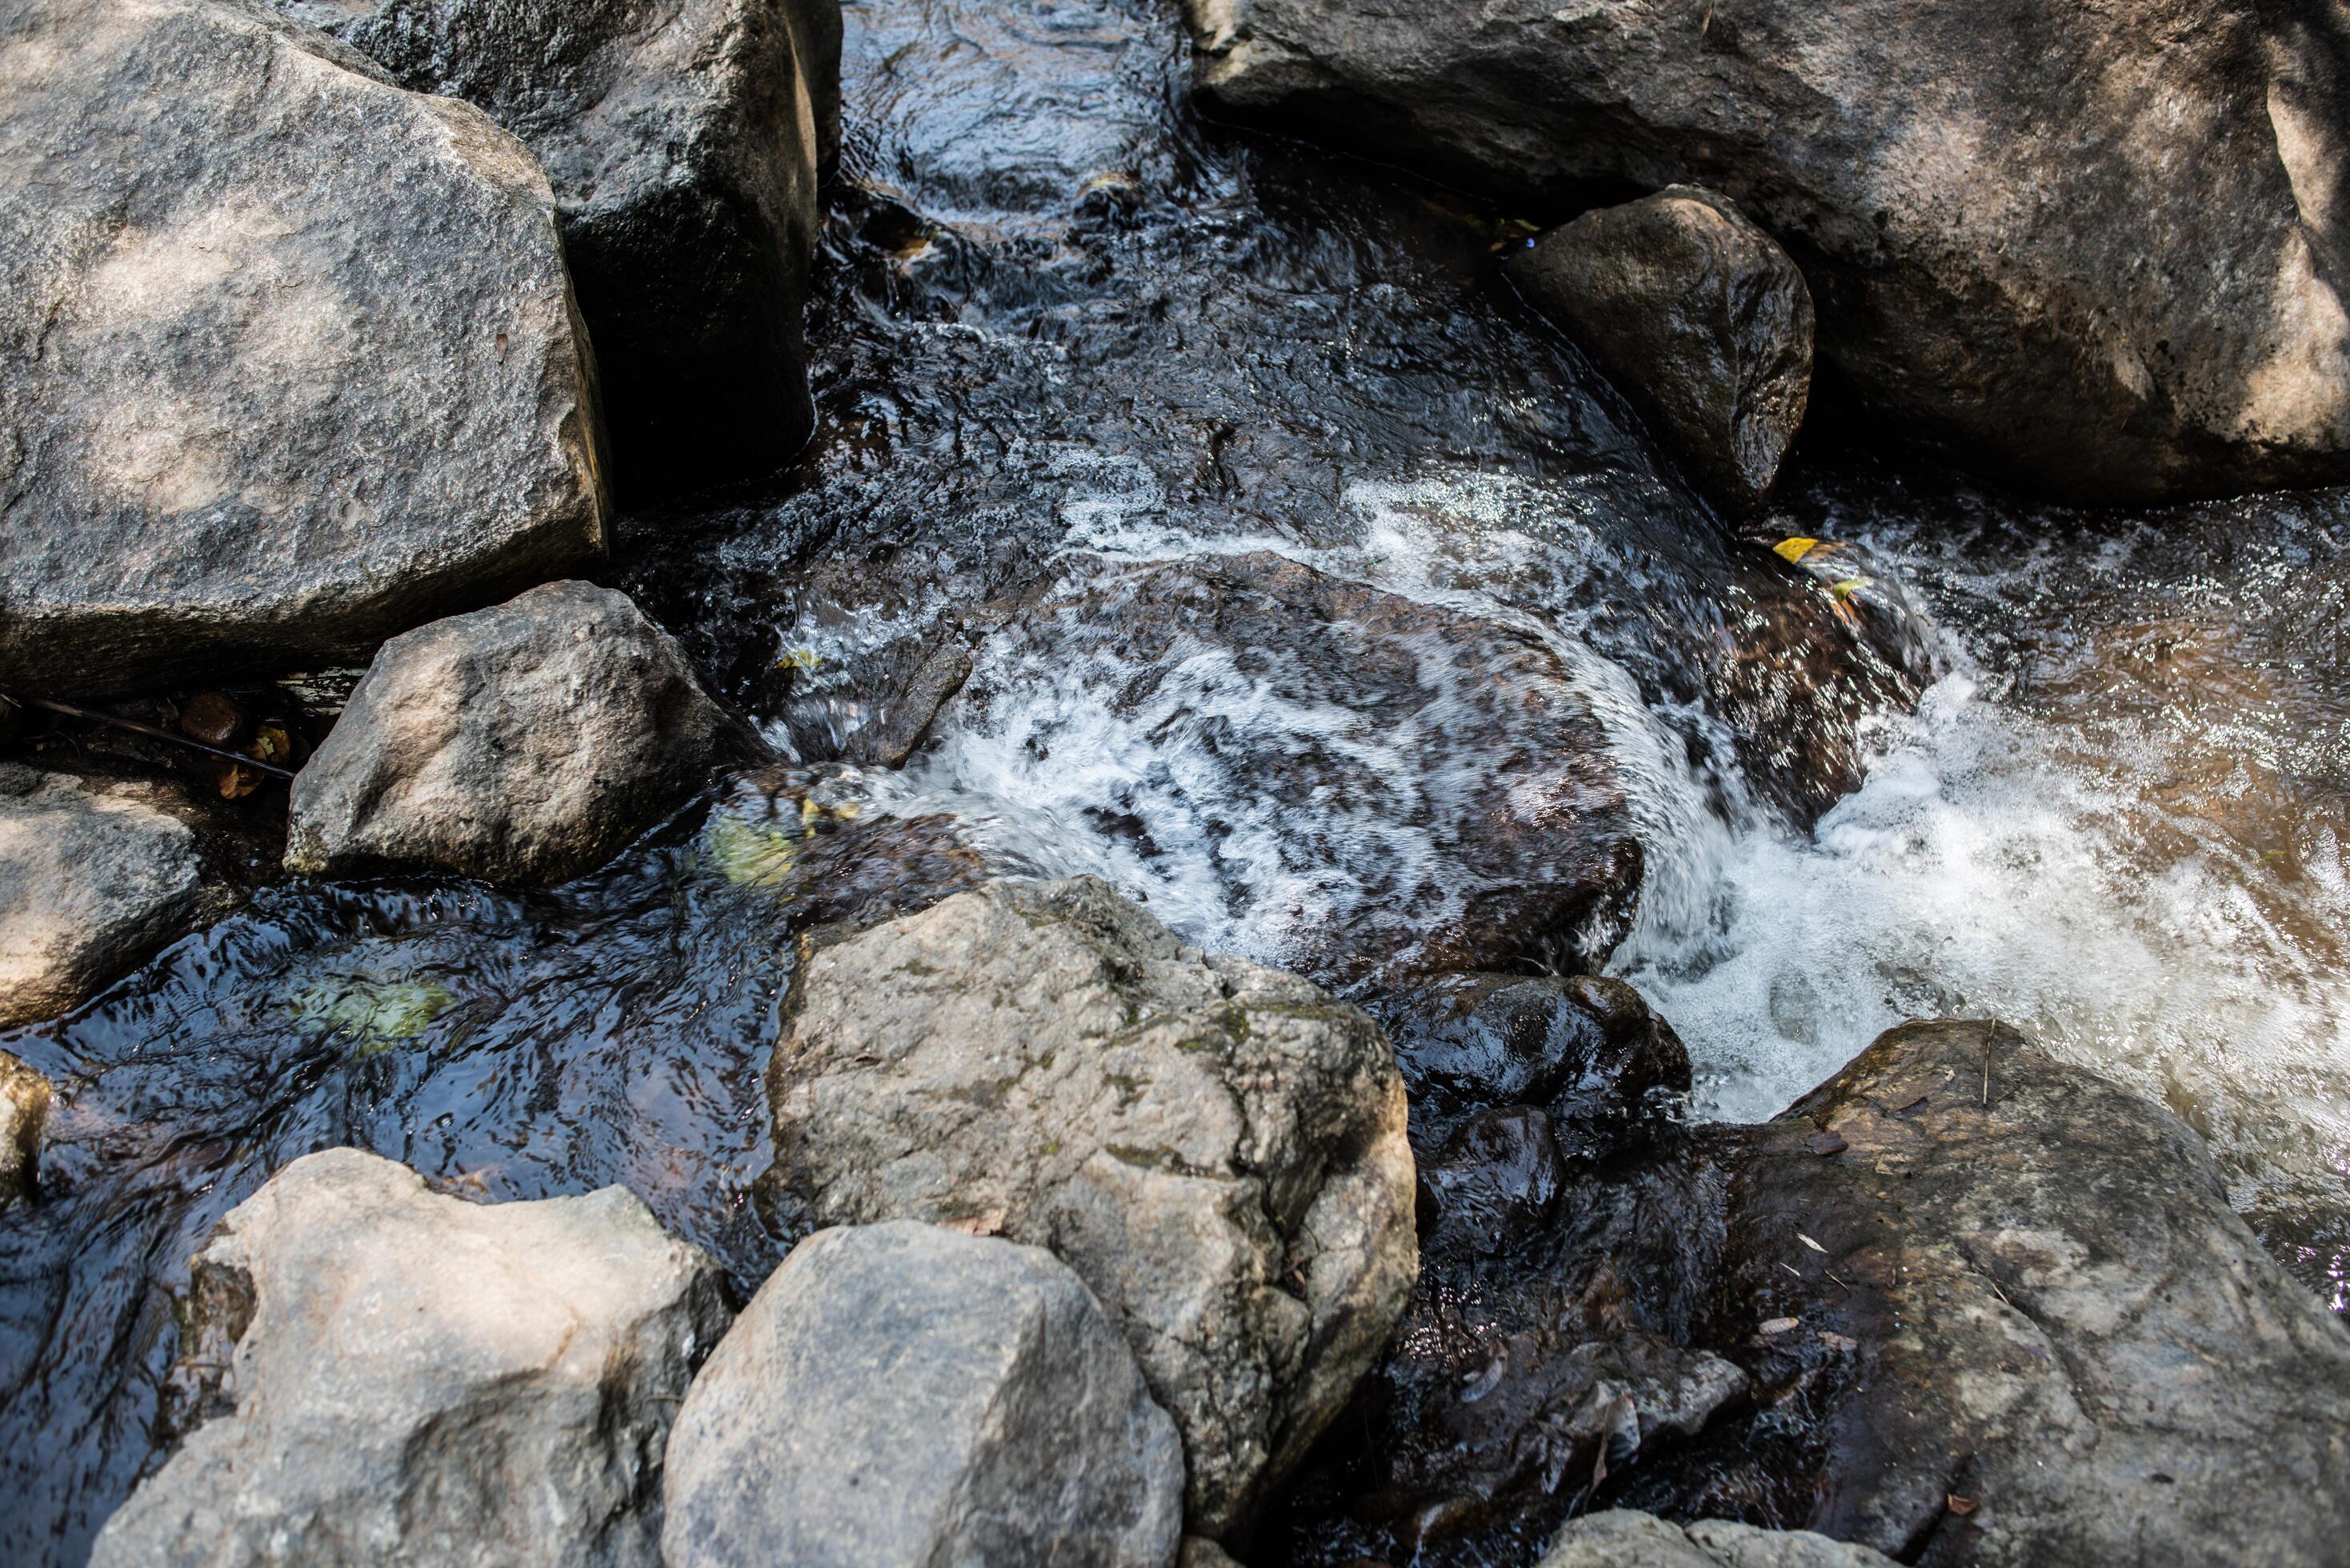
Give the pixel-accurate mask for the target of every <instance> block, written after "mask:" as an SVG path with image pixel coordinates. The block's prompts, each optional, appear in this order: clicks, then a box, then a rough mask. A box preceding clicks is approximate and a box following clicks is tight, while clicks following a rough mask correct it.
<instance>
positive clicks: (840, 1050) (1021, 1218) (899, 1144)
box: [766, 878, 1415, 1536]
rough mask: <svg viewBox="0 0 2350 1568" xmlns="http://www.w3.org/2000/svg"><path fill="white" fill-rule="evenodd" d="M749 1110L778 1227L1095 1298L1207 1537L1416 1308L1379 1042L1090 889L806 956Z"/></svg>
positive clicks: (1298, 1449)
mask: <svg viewBox="0 0 2350 1568" xmlns="http://www.w3.org/2000/svg"><path fill="white" fill-rule="evenodd" d="M768 1088H769V1093H770V1096H771V1098H772V1102H773V1106H774V1111H775V1168H774V1170H773V1171H772V1172H771V1173H770V1175H769V1177H768V1178H767V1184H766V1193H767V1198H768V1200H769V1204H770V1210H771V1213H772V1215H773V1216H774V1218H775V1221H776V1222H777V1223H778V1224H779V1225H780V1226H781V1227H782V1228H784V1229H785V1230H786V1231H798V1232H805V1231H808V1230H812V1229H815V1228H816V1227H818V1226H824V1225H837V1224H853V1223H863V1222H869V1221H874V1220H888V1219H916V1220H931V1221H937V1222H945V1223H952V1224H959V1225H962V1226H966V1227H969V1228H971V1229H972V1230H974V1231H982V1232H990V1233H1001V1234H1002V1235H1003V1236H1005V1237H1008V1238H1010V1239H1011V1240H1014V1241H1022V1242H1027V1243H1030V1244H1034V1245H1039V1246H1045V1247H1049V1248H1050V1249H1051V1250H1052V1251H1054V1252H1055V1254H1056V1255H1057V1256H1058V1257H1060V1259H1061V1260H1062V1261H1063V1262H1066V1263H1067V1264H1068V1265H1069V1267H1071V1268H1072V1269H1074V1270H1075V1271H1076V1273H1077V1274H1078V1276H1079V1277H1080V1278H1082V1279H1083V1280H1084V1281H1085V1282H1087V1285H1089V1286H1090V1287H1092V1289H1093V1291H1094V1293H1095V1294H1096V1295H1097V1297H1098V1298H1100V1301H1101V1303H1102V1305H1103V1307H1104V1309H1105V1310H1107V1313H1108V1314H1109V1315H1110V1318H1111V1320H1112V1321H1113V1322H1115V1323H1116V1324H1118V1327H1119V1329H1120V1331H1121V1332H1122V1333H1123V1334H1125V1336H1126V1339H1127V1342H1128V1344H1129V1345H1131V1346H1132V1347H1133V1350H1134V1355H1135V1358H1136V1360H1137V1361H1138V1362H1139V1364H1140V1365H1141V1367H1142V1371H1143V1376H1145V1377H1146V1378H1147V1379H1148V1380H1149V1385H1150V1388H1151V1391H1152V1393H1153V1395H1154V1396H1155V1397H1157V1399H1158V1401H1159V1404H1160V1405H1162V1406H1163V1407H1166V1409H1167V1410H1168V1411H1169V1412H1170V1414H1171V1415H1172V1416H1173V1417H1175V1423H1176V1426H1177V1428H1179V1429H1180V1432H1181V1433H1182V1437H1183V1444H1184V1449H1185V1453H1186V1456H1187V1459H1188V1489H1189V1490H1188V1496H1187V1517H1188V1520H1189V1522H1190V1524H1191V1528H1192V1529H1193V1530H1194V1531H1195V1532H1199V1533H1201V1534H1206V1535H1211V1536H1220V1535H1222V1534H1223V1533H1224V1532H1227V1531H1228V1530H1230V1529H1231V1528H1232V1527H1233V1526H1234V1525H1235V1524H1236V1523H1239V1522H1240V1521H1243V1520H1245V1519H1246V1518H1247V1517H1248V1515H1249V1514H1250V1512H1251V1511H1252V1510H1253V1507H1254V1506H1255V1504H1256V1503H1257V1501H1259V1500H1260V1498H1261V1496H1262V1494H1263V1490H1264V1488H1265V1487H1266V1486H1267V1485H1268V1484H1269V1483H1270V1482H1271V1481H1273V1480H1275V1479H1277V1478H1278V1477H1279V1476H1280V1475H1281V1474H1283V1473H1284V1471H1285V1470H1287V1469H1289V1468H1290V1467H1291V1466H1292V1465H1293V1464H1294V1463H1295V1461H1296V1459H1298V1457H1299V1456H1300V1455H1301V1454H1303V1452H1304V1451H1305V1448H1306V1446H1307V1445H1308V1444H1309V1443H1311V1442H1312V1441H1313V1439H1314V1438H1315V1436H1316V1435H1317V1434H1318V1433H1319V1432H1320V1431H1321V1430H1322V1428H1323V1427H1324V1426H1325V1425H1326V1423H1327V1422H1328V1421H1329V1419H1330V1417H1332V1416H1333V1415H1335V1414H1336V1411H1337V1409H1338V1407H1340V1406H1341V1405H1342V1404H1344V1403H1345V1401H1346V1399H1347V1396H1348V1395H1349V1393H1350V1392H1351V1391H1352V1390H1353V1387H1354V1385H1355V1382H1356V1380H1357V1378H1358V1377H1359V1376H1361V1375H1362V1373H1363V1372H1364V1371H1365V1369H1367V1367H1368V1366H1370V1365H1371V1363H1372V1361H1373V1360H1374V1359H1376V1357H1377V1356H1378V1354H1379V1351H1380V1349H1381V1347H1382V1346H1383V1345H1384V1344H1385V1343H1386V1340H1387V1337H1388V1331H1389V1330H1390V1329H1391V1328H1392V1327H1393V1326H1394V1324H1395V1322H1396V1317H1397V1314H1398V1313H1399V1311H1400V1310H1401V1308H1402V1305H1403V1302H1404V1299H1405V1297H1406V1295H1407V1294H1408V1293H1409V1291H1410V1288H1411V1282H1412V1277H1413V1272H1414V1269H1415V1252H1414V1247H1413V1240H1412V1171H1411V1155H1410V1150H1409V1146H1408V1144H1407V1143H1406V1140H1405V1131H1404V1096H1403V1085H1402V1082H1401V1080H1400V1079H1399V1076H1398V1075H1397V1073H1396V1067H1395V1060H1394V1057H1393V1055H1392V1054H1390V1052H1389V1051H1388V1045H1387V1043H1386V1041H1385V1040H1384V1039H1382V1038H1381V1036H1380V1034H1379V1032H1378V1027H1377V1026H1376V1025H1375V1024H1373V1023H1371V1021H1370V1020H1369V1019H1368V1018H1367V1017H1365V1016H1364V1015H1363V1014H1361V1013H1360V1012H1357V1011H1355V1010H1354V1009H1353V1008H1351V1007H1347V1006H1345V1005H1343V1004H1341V1003H1339V1002H1335V1001H1333V1000H1332V999H1331V998H1330V997H1329V996H1327V995H1326V994H1325V993H1323V992H1320V991H1318V990H1316V989H1315V987H1313V986H1312V985H1309V984H1307V983H1306V982H1305V981H1301V980H1298V979H1296V978H1295V977H1294V976H1291V975H1287V974H1284V973H1281V972H1279V971H1274V970H1268V969H1263V968H1261V967H1259V966H1257V965H1255V964H1252V963H1247V962H1243V961H1239V960H1236V959H1231V958H1224V957H1218V956H1212V955H1202V954H1201V953H1200V952H1198V951H1197V950H1192V949H1189V948H1186V947H1184V946H1183V945H1182V944H1181V943H1180V942H1179V941H1177V940H1176V939H1175V938H1174V937H1173V936H1171V935H1170V934H1169V933H1168V931H1167V930H1166V929H1164V928H1163V927H1161V926H1159V923H1158V922H1157V921H1155V920H1153V919H1150V918H1149V916H1148V915H1146V914H1144V913H1143V912H1142V911H1141V910H1140V909H1137V908H1135V907H1134V906H1132V905H1131V904H1128V903H1127V902H1126V901H1125V900H1123V899H1121V898H1118V896H1116V895H1115V894H1113V893H1112V892H1111V891H1110V890H1109V888H1107V887H1106V886H1105V885H1103V884H1102V883H1099V882H1097V881H1094V880H1092V879H1091V878H1079V879H1077V880H1075V881H1069V882H1055V883H1043V884H1030V885H1022V884H997V885H994V886H992V887H989V888H985V889H983V890H981V891H978V892H974V893H966V894H960V895H958V896H956V897H954V898H949V899H947V900H946V901H945V902H943V903H941V904H940V905H938V906H937V907H935V908H933V909H929V910H927V911H925V912H923V913H921V914H919V915H914V916H910V917H908V918H905V919H897V920H892V921H890V922H889V923H887V924H885V925H881V926H878V927H875V928H874V929H871V930H868V931H867V932H865V933H863V934H862V935H860V936H858V937H856V938H854V939H853V940H848V941H847V942H844V943H842V944H840V945H838V946H836V947H832V948H829V949H826V950H820V951H818V952H817V953H816V955H815V956H814V957H813V958H812V959H811V960H810V961H808V963H807V964H806V967H805V969H804V970H803V971H802V972H801V974H800V975H799V977H798V978H797V980H796V981H795V985H794V988H793V992H792V995H791V999H790V1001H789V1002H788V1003H787V1018H786V1022H785V1030H784V1036H783V1039H782V1041H781V1043H780V1044H778V1045H777V1046H776V1049H775V1056H774V1060H773V1064H772V1066H771V1067H770V1069H769V1076H768Z"/></svg>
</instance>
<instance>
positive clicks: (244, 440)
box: [0, 0, 604, 695]
mask: <svg viewBox="0 0 2350 1568" xmlns="http://www.w3.org/2000/svg"><path fill="white" fill-rule="evenodd" d="M591 388H592V380H591V372H590V369H589V359H588V352H587V344H586V340H585V338H584V337H583V335H582V332H581V330H580V327H579V324H578V320H577V313H576V311H575V309H574V307H573V303H572V294H571V285H570V281H569V278H568V276H567V274H566V273H565V271H564V262H563V246H562V242H561V241H560V239H559V238H558V237H557V235H556V224H555V204H554V198H553V196H552V194H551V193H550V192H549V191H548V189H547V184H546V175H545V174H544V173H543V172H542V171H540V169H539V167H538V165H537V163H536V161H534V160H533V159H532V158H531V156H530V154H529V153H528V152H527V151H525V149H524V148H523V146H522V144H521V143H520V142H518V141H516V140H515V139H514V138H513V137H511V136H509V135H507V134H506V133H505V132H504V131H502V130H498V129H497V127H496V126H494V125H493V124H492V123H491V122H490V121H489V120H488V119H486V118H485V117H484V116H483V115H482V114H481V113H480V112H479V111H478V110H476V109H469V108H467V107H465V106H464V105H463V104H459V103H454V102H452V101H450V100H448V99H436V98H426V97H422V96H420V95H417V94H413V93H408V92H403V91H401V90H400V88H396V87H393V86H391V85H390V83H388V82H386V81H385V80H383V79H382V78H381V77H380V74H378V73H376V72H375V71H374V70H373V68H372V67H369V66H367V65H366V63H365V62H364V61H362V60H360V59H359V57H358V56H356V55H353V54H351V53H350V52H349V51H348V50H347V49H344V48H342V47H340V46H338V45H337V44H335V43H334V42H333V41H332V40H331V39H329V38H328V37H327V36H326V35H324V34H321V33H318V32H316V31H314V30H312V29H310V28H308V27H304V26H297V25H296V24H293V23H289V22H286V21H284V20H282V19H280V18H278V17H276V16H273V15H271V14H269V13H267V12H265V11H261V10H259V9H257V8H253V7H248V6H245V5H237V4H220V3H215V0H58V3H56V4H52V3H50V0H9V4H7V5H5V6H0V430H5V431H6V432H7V449H6V450H7V456H6V459H5V462H6V467H5V470H0V604H5V606H6V611H5V614H0V690H7V691H26V690H30V691H34V692H36V693H37V694H47V695H67V694H70V693H73V692H100V693H102V692H107V691H119V690H123V689H127V688H132V687H138V686H143V685H149V684H152V683H155V682H159V681H161V680H168V679H171V678H172V677H174V676H175V675H180V674H182V673H184V672H185V671H187V670H189V668H190V667H191V666H192V665H206V664H210V665H215V666H219V667H225V668H237V669H244V670H252V669H255V667H262V668H269V669H279V670H282V669H286V668H288V667H292V668H299V667H300V666H301V665H302V664H303V663H304V662H307V661H312V660H331V659H337V658H347V657H350V656H352V655H362V656H363V655H364V654H365V652H366V651H367V650H368V649H371V648H373V647H374V645H375V644H376V643H377V642H379V641H380V640H381V639H383V638H385V637H387V636H389V635H390V634H392V633H394V632H397V631H401V630H404V629H406V628H408V627H410V626H413V625H414V624H416V623H417V622H418V621H420V620H423V619H426V618H430V617H432V616H434V615H439V614H443V613H446V612H447V611H449V610H452V609H458V608H463V607H467V606H469V605H473V604H480V603H482V602H484V600H487V599H492V598H495V597H500V596H502V595H504V594H508V593H512V592H514V591H515V589H517V588H520V587H525V586H527V585H528V584H529V583H531V582H533V581H537V580H540V579H542V578H544V577H546V576H551V575H554V574H556V573H558V572H561V571H564V570H567V569H569V568H572V567H575V566H579V565H581V564H582V563H584V562H587V561H589V560H592V559H594V558H596V557H597V556H598V555H599V554H600V552H601V551H602V549H603V545H604V501H603V477H602V458H601V456H600V454H599V452H598V446H599V440H600V438H599V436H598V429H597V419H596V411H595V400H594V394H593V391H592V389H591Z"/></svg>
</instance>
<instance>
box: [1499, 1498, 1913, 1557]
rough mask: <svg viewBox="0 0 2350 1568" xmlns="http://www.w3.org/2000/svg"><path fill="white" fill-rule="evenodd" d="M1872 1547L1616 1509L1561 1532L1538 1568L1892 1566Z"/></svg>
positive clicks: (1717, 1521) (1589, 1516) (1588, 1516)
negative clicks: (1678, 1522) (1670, 1520)
mask: <svg viewBox="0 0 2350 1568" xmlns="http://www.w3.org/2000/svg"><path fill="white" fill-rule="evenodd" d="M1892 1564H1893V1559H1892V1558H1890V1557H1887V1556H1886V1555H1884V1554H1883V1553H1882V1552H1872V1551H1870V1550H1869V1549H1868V1548H1867V1547H1866V1546H1855V1545H1853V1544H1852V1543H1850V1542H1844V1541H1834V1540H1831V1539H1829V1538H1828V1537H1827V1536H1825V1535H1815V1534H1814V1533H1812V1532H1809V1531H1803V1530H1760V1529H1757V1528H1756V1527H1755V1526H1753V1525H1751V1524H1741V1523H1738V1522H1737V1521H1734V1520H1727V1519H1708V1520H1701V1521H1699V1522H1698V1523H1695V1524H1691V1525H1688V1526H1681V1525H1676V1524H1668V1523H1666V1522H1665V1521H1663V1520H1661V1519H1659V1518H1658V1517H1657V1516H1656V1515H1655V1514H1653V1513H1635V1512H1633V1511H1630V1510H1628V1509H1620V1508H1617V1509H1608V1510H1607V1511H1604V1512H1601V1513H1589V1514H1586V1515H1584V1516H1583V1517H1582V1518H1581V1519H1578V1520H1575V1521H1574V1522H1573V1523H1571V1524H1569V1525H1568V1526H1567V1527H1566V1528H1565V1529H1564V1530H1562V1531H1560V1532H1558V1534H1557V1536H1556V1538H1555V1539H1554V1540H1553V1541H1552V1542H1551V1546H1550V1550H1549V1551H1548V1552H1544V1554H1543V1560H1542V1562H1541V1563H1539V1564H1538V1565H1537V1568H1892Z"/></svg>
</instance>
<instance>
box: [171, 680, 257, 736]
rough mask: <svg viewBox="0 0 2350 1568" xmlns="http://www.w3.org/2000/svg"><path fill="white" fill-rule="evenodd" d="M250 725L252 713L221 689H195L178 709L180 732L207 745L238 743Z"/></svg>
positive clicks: (245, 734) (251, 725) (247, 731)
mask: <svg viewBox="0 0 2350 1568" xmlns="http://www.w3.org/2000/svg"><path fill="white" fill-rule="evenodd" d="M252 727H253V715H252V714H250V713H248V712H246V711H244V703H242V702H239V701H237V700H236V699H235V698H234V697H232V696H230V695H229V694H228V693H227V692H225V691H199V692H197V693H196V694H195V695H194V696H193V697H191V698H189V699H188V701H187V702H186V703H185V704H184V705H183V706H182V708H181V709H180V732H181V733H182V734H183V735H186V736H189V737H191V738H192V739H194V740H198V741H202V742H203V743H204V744H205V745H207V746H227V747H231V748H234V747H236V746H239V745H242V744H243V743H244V740H245V738H246V736H247V734H248V733H249V732H251V730H252Z"/></svg>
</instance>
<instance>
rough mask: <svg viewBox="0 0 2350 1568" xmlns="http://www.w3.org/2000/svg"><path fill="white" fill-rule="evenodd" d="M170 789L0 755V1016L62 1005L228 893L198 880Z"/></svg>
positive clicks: (45, 1012)
mask: <svg viewBox="0 0 2350 1568" xmlns="http://www.w3.org/2000/svg"><path fill="white" fill-rule="evenodd" d="M171 796H172V791H171V790H170V789H169V788H168V786H162V785H152V784H109V783H102V782H99V783H92V782H85V781H83V780H80V779H76V778H70V777H68V776H67V775H65V774H45V773H41V772H39V771H37V770H36V769H33V768H28V767H24V766H21V765H20V764H17V763H0V1028H6V1027H9V1026H11V1025H14V1024H18V1023H30V1022H31V1021H33V1020H34V1019H36V1018H49V1017H53V1016H55V1015H56V1014H57V1013H60V1012H65V1011H66V1010H67V1009H68V1008H69V1007H72V1006H74V1005H75V1004H76V1003H78V1002H82V1001H85V1000H86V999H88V997H89V996H90V995H91V994H93V993H94V992H97V991H98V990H99V988H100V987H101V986H103V985H105V984H106V983H107V982H108V981H111V980H113V979H115V978H116V977H117V976H118V975H120V974H121V973H122V972H123V971H125V970H128V969H130V967H131V966H132V965H133V964H136V963H138V962H140V961H142V960H144V959H145V958H147V956H148V955H149V954H151V953H152V952H153V951H154V950H156V949H157V948H160V947H161V946H162V945H163V944H164V943H165V942H167V941H169V940H172V938H174V937H177V936H179V935H181V934H182V933H183V932H185V931H186V930H188V929H190V928H192V927H193V926H194V925H196V924H197V923H198V922H199V921H200V920H201V919H203V917H204V916H206V915H207V914H217V913H219V912H220V908H221V906H222V904H224V903H225V902H229V901H233V900H231V899H230V898H229V896H227V895H226V894H225V893H214V894H208V893H207V892H206V890H205V887H204V881H203V865H202V862H201V857H200V856H199V853H198V846H197V837H196V834H195V833H194V831H193V830H192V829H191V828H190V827H189V826H187V824H185V823H184V822H182V821H181V820H180V818H179V817H177V816H175V815H172V812H171V811H170V810H168V809H166V806H167V804H168V802H169V800H170V798H171Z"/></svg>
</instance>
